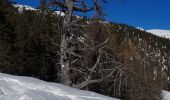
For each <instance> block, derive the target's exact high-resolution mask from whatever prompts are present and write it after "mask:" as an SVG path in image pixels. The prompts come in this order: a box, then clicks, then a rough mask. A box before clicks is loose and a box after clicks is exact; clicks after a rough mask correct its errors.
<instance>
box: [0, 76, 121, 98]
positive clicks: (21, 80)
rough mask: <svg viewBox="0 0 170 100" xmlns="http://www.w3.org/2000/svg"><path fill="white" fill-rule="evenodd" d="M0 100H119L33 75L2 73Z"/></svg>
mask: <svg viewBox="0 0 170 100" xmlns="http://www.w3.org/2000/svg"><path fill="white" fill-rule="evenodd" d="M0 100H118V99H114V98H110V97H106V96H103V95H100V94H97V93H93V92H89V91H82V90H76V89H73V88H70V87H67V86H64V85H61V84H55V83H48V82H44V81H41V80H38V79H35V78H31V77H19V76H12V75H7V74H2V73H0Z"/></svg>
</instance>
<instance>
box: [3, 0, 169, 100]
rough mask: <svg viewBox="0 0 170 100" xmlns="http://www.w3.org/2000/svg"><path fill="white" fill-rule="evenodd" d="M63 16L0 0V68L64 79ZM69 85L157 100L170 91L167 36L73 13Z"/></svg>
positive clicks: (126, 99)
mask: <svg viewBox="0 0 170 100" xmlns="http://www.w3.org/2000/svg"><path fill="white" fill-rule="evenodd" d="M63 20H64V19H63V16H60V15H58V14H57V13H55V11H53V10H50V9H46V10H44V7H43V6H40V7H39V10H26V9H23V11H22V12H20V11H19V10H18V8H16V7H14V6H13V5H12V3H11V2H9V1H8V0H1V1H0V72H3V73H9V74H13V75H22V76H31V77H36V78H39V79H42V80H45V81H50V82H57V83H62V77H63V76H62V72H61V70H62V68H61V67H60V53H61V52H60V49H61V48H60V44H61V35H62V32H63V30H64V31H65V30H66V27H63V25H62V24H63ZM73 20H76V22H75V23H74V25H72V26H71V28H69V34H66V35H70V36H69V37H70V39H69V40H70V42H68V47H70V48H71V49H70V50H68V51H69V52H71V54H69V55H70V56H69V59H70V60H69V63H70V69H69V74H68V76H69V79H70V83H69V86H71V87H74V88H78V89H84V90H89V91H94V92H97V93H100V94H104V95H107V96H112V97H117V98H120V99H122V100H161V91H162V90H170V80H169V77H170V72H169V71H170V40H169V39H166V38H161V37H158V36H155V35H153V34H151V33H147V32H145V31H143V30H139V29H136V28H135V27H133V26H128V25H126V24H119V23H115V22H105V21H104V20H103V19H101V18H96V17H94V18H87V17H77V16H73Z"/></svg>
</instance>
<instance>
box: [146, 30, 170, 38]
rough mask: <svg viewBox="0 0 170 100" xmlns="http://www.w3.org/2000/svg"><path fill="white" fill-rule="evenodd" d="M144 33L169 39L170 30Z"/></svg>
mask: <svg viewBox="0 0 170 100" xmlns="http://www.w3.org/2000/svg"><path fill="white" fill-rule="evenodd" d="M146 31H147V32H149V33H152V34H154V35H157V36H159V37H165V38H169V39H170V30H161V29H150V30H146Z"/></svg>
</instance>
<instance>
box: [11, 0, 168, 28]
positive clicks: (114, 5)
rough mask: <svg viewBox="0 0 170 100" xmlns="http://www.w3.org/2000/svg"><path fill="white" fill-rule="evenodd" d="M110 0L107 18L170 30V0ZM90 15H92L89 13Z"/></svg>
mask: <svg viewBox="0 0 170 100" xmlns="http://www.w3.org/2000/svg"><path fill="white" fill-rule="evenodd" d="M14 1H16V2H17V3H18V4H24V5H29V6H32V7H34V8H36V7H38V5H39V0H14ZM120 1H122V0H109V2H108V4H105V5H103V6H104V10H105V13H106V20H109V21H112V22H118V23H125V24H128V25H131V26H135V27H142V28H144V29H145V30H148V29H165V30H170V0H126V1H125V2H123V3H122V2H120ZM88 16H92V15H90V14H88Z"/></svg>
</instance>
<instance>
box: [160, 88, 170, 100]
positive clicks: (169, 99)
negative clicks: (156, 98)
mask: <svg viewBox="0 0 170 100" xmlns="http://www.w3.org/2000/svg"><path fill="white" fill-rule="evenodd" d="M162 96H163V100H170V92H168V91H165V90H163V91H162Z"/></svg>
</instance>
